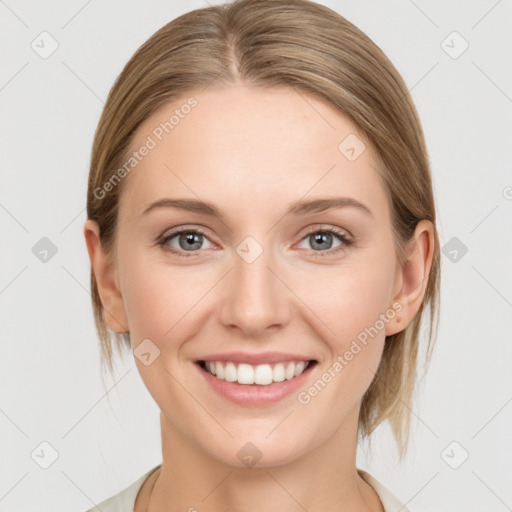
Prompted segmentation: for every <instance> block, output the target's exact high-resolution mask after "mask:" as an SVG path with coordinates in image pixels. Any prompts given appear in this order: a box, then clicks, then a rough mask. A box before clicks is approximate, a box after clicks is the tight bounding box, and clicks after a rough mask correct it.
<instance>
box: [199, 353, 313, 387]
mask: <svg viewBox="0 0 512 512" xmlns="http://www.w3.org/2000/svg"><path fill="white" fill-rule="evenodd" d="M196 364H197V365H198V366H199V367H200V368H201V369H202V370H203V371H204V372H206V373H207V374H209V375H210V376H212V377H214V378H215V379H217V380H220V381H226V382H229V383H234V384H240V385H243V386H253V387H254V386H272V385H276V384H277V385H278V384H279V383H281V382H285V381H292V380H294V379H297V378H299V377H301V376H302V375H304V374H306V373H309V372H310V371H311V369H312V368H313V367H314V366H315V365H316V364H318V361H317V360H316V359H310V360H309V361H294V360H290V361H283V362H279V363H272V364H268V363H265V364H258V365H253V364H247V363H242V362H235V361H202V360H199V361H196ZM300 380H302V379H300Z"/></svg>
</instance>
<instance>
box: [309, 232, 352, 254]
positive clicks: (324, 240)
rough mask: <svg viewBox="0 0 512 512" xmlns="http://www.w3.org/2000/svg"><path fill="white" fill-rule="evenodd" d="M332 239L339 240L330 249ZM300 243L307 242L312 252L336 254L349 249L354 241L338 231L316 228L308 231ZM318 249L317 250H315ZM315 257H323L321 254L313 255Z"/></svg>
mask: <svg viewBox="0 0 512 512" xmlns="http://www.w3.org/2000/svg"><path fill="white" fill-rule="evenodd" d="M333 238H337V239H338V240H340V243H339V244H338V245H337V246H335V247H334V249H332V243H333ZM302 241H306V242H308V243H309V244H310V245H311V247H312V248H313V252H316V253H318V252H321V253H325V252H327V253H329V254H336V253H338V252H340V251H342V250H344V249H346V248H348V247H350V246H351V245H352V244H353V243H354V241H353V240H351V239H350V238H349V237H348V236H347V235H346V234H345V233H343V232H342V231H339V230H338V229H335V228H332V227H329V228H325V229H319V228H316V229H314V230H312V231H310V232H309V233H308V234H307V235H306V236H305V237H304V238H303V239H302ZM317 249H319V250H317ZM314 256H315V257H323V256H324V255H323V254H314Z"/></svg>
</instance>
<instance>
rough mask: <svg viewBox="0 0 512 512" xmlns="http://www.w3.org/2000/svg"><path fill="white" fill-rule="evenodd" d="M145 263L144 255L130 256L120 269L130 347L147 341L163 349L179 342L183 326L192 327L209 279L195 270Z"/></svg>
mask: <svg viewBox="0 0 512 512" xmlns="http://www.w3.org/2000/svg"><path fill="white" fill-rule="evenodd" d="M145 261H146V262H147V261H148V258H147V256H146V257H145V259H144V258H143V257H142V256H141V257H137V255H135V254H132V255H131V256H130V259H129V261H126V262H125V264H124V266H122V275H121V280H122V281H123V301H124V304H125V309H126V313H127V316H128V323H129V326H130V333H131V334H132V336H131V337H132V342H133V343H134V345H137V344H138V343H140V341H142V340H143V339H145V338H149V339H151V340H152V341H154V343H155V344H156V345H158V346H159V348H160V349H161V350H163V349H166V348H168V347H166V344H170V343H171V342H172V340H173V339H177V338H178V339H180V332H183V329H184V328H185V327H187V329H190V326H191V324H192V325H194V318H195V315H197V314H198V312H199V311H200V310H201V300H200V299H201V297H203V296H204V295H205V294H206V293H207V292H208V290H209V288H211V284H210V283H211V282H212V276H211V275H209V272H208V271H207V270H204V271H201V270H198V267H196V268H195V270H192V268H193V267H188V269H187V268H182V269H180V268H178V267H176V266H170V265H165V264H162V263H152V264H149V263H145ZM187 336H190V332H188V333H187Z"/></svg>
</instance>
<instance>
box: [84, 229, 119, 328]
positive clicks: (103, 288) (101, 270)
mask: <svg viewBox="0 0 512 512" xmlns="http://www.w3.org/2000/svg"><path fill="white" fill-rule="evenodd" d="M84 236H85V242H86V245H87V252H88V253H89V259H90V261H91V267H92V270H93V272H94V276H95V278H96V284H97V288H98V293H99V296H100V299H101V303H102V305H103V309H104V312H105V313H104V314H105V322H106V323H107V325H108V326H109V327H110V329H112V330H113V331H115V332H118V333H124V332H128V321H127V318H126V313H125V310H124V303H123V298H122V295H121V292H120V289H119V282H118V278H117V269H116V266H115V262H114V261H113V258H112V256H111V255H110V254H106V253H105V252H104V251H103V248H102V247H101V241H100V230H99V226H98V223H97V222H96V221H93V220H91V219H87V221H86V222H85V225H84Z"/></svg>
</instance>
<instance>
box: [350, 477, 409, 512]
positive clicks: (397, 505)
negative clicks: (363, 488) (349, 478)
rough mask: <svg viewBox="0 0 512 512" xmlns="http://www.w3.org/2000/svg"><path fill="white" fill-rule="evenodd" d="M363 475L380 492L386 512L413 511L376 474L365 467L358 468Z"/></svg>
mask: <svg viewBox="0 0 512 512" xmlns="http://www.w3.org/2000/svg"><path fill="white" fill-rule="evenodd" d="M357 472H358V473H359V474H360V475H361V477H362V478H363V479H364V480H365V481H366V482H367V483H368V484H370V485H371V486H372V487H373V488H374V490H375V492H376V493H377V494H378V496H379V498H380V501H381V502H382V505H383V507H384V511H385V512H398V511H400V512H411V510H409V509H408V508H407V507H406V506H405V504H404V503H402V502H401V501H400V500H399V499H398V498H397V497H396V496H395V495H394V494H393V493H392V492H391V491H390V490H389V489H388V488H387V487H385V486H384V485H382V484H381V483H380V482H379V481H378V480H377V479H376V478H375V477H374V476H372V475H371V474H370V473H368V472H367V471H365V470H363V469H359V468H357Z"/></svg>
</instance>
